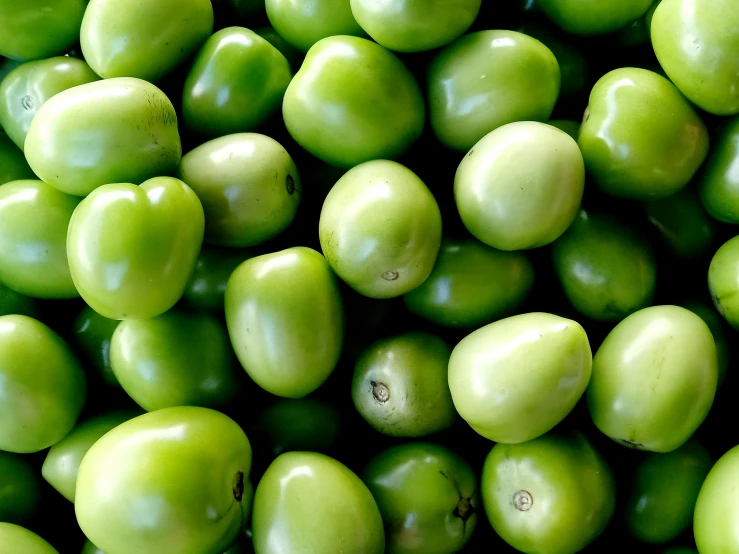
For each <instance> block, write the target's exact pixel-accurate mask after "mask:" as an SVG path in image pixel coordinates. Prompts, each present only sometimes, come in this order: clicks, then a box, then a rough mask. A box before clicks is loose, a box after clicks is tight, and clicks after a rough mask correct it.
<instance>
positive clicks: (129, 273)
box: [67, 177, 204, 319]
mask: <svg viewBox="0 0 739 554" xmlns="http://www.w3.org/2000/svg"><path fill="white" fill-rule="evenodd" d="M203 227H204V216H203V208H202V206H201V204H200V201H199V200H198V197H197V196H196V195H195V193H194V192H193V191H192V189H190V187H188V186H187V185H186V184H185V183H183V182H182V181H180V180H178V179H175V178H173V177H155V178H154V179H149V180H148V181H146V182H144V183H142V184H141V186H136V185H133V184H130V183H119V184H111V185H105V186H102V187H100V188H98V189H96V190H95V191H94V192H93V193H92V194H90V196H88V197H87V198H85V199H84V200H83V201H82V202H81V203H80V205H79V206H78V207H77V209H76V210H75V212H74V214H73V216H72V220H71V221H70V223H69V232H68V235H67V255H68V257H69V268H70V270H71V272H72V279H73V280H74V283H75V285H76V286H77V290H79V292H80V294H81V295H82V298H83V299H84V300H85V302H87V304H89V305H90V307H92V308H93V309H94V310H95V311H96V312H98V313H99V314H100V315H102V316H104V317H107V318H109V319H139V318H149V317H155V316H157V315H159V314H162V313H164V312H166V311H167V310H169V309H170V308H171V307H172V306H174V304H175V303H176V302H177V301H178V300H179V299H180V297H181V296H182V293H183V291H184V289H185V285H186V284H187V280H188V279H189V277H190V273H191V272H192V268H193V267H194V265H195V261H196V260H197V257H198V253H199V252H200V247H201V244H202V241H203ZM111 275H112V276H113V277H111Z"/></svg>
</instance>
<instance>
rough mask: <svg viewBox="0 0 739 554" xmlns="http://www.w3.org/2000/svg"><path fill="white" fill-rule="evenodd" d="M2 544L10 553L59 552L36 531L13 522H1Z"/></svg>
mask: <svg viewBox="0 0 739 554" xmlns="http://www.w3.org/2000/svg"><path fill="white" fill-rule="evenodd" d="M0 544H1V545H2V548H3V550H4V551H6V552H8V553H9V554H10V553H11V552H12V553H14V554H15V553H16V552H18V553H20V552H23V554H59V552H57V550H56V549H55V548H54V547H53V546H51V545H50V544H49V543H48V542H46V541H45V540H44V539H42V538H41V537H39V536H38V535H37V534H36V533H33V532H31V531H29V530H28V529H25V528H23V527H19V526H18V525H14V524H12V523H2V522H0Z"/></svg>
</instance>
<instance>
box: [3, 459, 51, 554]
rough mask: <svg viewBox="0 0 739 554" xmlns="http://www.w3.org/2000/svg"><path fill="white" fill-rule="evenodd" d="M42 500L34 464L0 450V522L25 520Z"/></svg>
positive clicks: (17, 522)
mask: <svg viewBox="0 0 739 554" xmlns="http://www.w3.org/2000/svg"><path fill="white" fill-rule="evenodd" d="M40 500H41V486H40V483H39V478H38V475H37V474H36V471H35V469H34V468H33V466H31V464H30V463H29V462H28V460H27V459H26V458H24V457H23V456H19V455H18V454H11V453H10V452H1V451H0V522H2V521H4V522H7V523H16V524H19V523H23V522H25V521H26V520H28V519H29V518H30V517H31V516H32V515H33V514H34V512H35V511H36V510H37V508H38V507H39V501H40ZM9 554H10V553H9Z"/></svg>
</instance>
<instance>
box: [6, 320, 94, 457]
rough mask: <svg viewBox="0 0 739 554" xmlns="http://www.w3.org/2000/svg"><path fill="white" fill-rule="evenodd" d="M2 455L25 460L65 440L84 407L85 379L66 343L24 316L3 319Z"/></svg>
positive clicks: (43, 326)
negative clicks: (7, 454)
mask: <svg viewBox="0 0 739 554" xmlns="http://www.w3.org/2000/svg"><path fill="white" fill-rule="evenodd" d="M0 381H2V383H3V387H2V389H1V390H0V400H2V402H0V450H5V451H6V452H16V453H20V454H27V453H33V452H38V451H40V450H43V449H44V448H48V447H49V446H51V445H53V444H56V443H57V442H59V441H60V440H62V439H63V438H64V437H65V436H66V435H67V433H69V432H70V431H71V430H72V428H73V427H74V424H75V422H76V421H77V417H78V416H79V414H80V412H81V411H82V406H83V405H84V403H85V389H86V386H85V375H84V374H83V373H82V368H80V365H79V363H78V362H77V360H76V359H75V357H74V355H73V354H72V351H71V350H70V349H69V347H68V346H67V345H66V343H65V342H64V341H63V340H62V339H61V338H60V337H59V335H57V334H56V333H55V332H54V331H52V330H51V329H49V328H48V327H47V326H46V325H44V324H43V323H41V322H40V321H37V320H35V319H31V318H30V317H26V316H23V315H6V316H2V317H0Z"/></svg>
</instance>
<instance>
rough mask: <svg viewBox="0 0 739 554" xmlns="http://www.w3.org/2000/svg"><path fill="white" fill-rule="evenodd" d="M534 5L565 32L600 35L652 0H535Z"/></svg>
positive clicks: (633, 16)
mask: <svg viewBox="0 0 739 554" xmlns="http://www.w3.org/2000/svg"><path fill="white" fill-rule="evenodd" d="M537 5H538V6H539V8H540V9H541V11H542V12H544V14H545V15H546V16H547V17H548V18H549V19H550V20H551V21H552V22H554V23H555V24H556V25H558V26H559V27H561V28H562V29H564V30H565V31H567V32H568V33H572V34H575V35H602V34H606V33H612V32H614V31H618V30H619V29H621V28H622V27H625V26H626V25H628V24H629V23H631V22H632V21H634V20H635V19H639V18H640V17H641V16H642V15H644V13H645V12H646V11H647V10H648V9H649V6H651V5H652V0H601V1H599V2H590V1H589V0H537Z"/></svg>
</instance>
